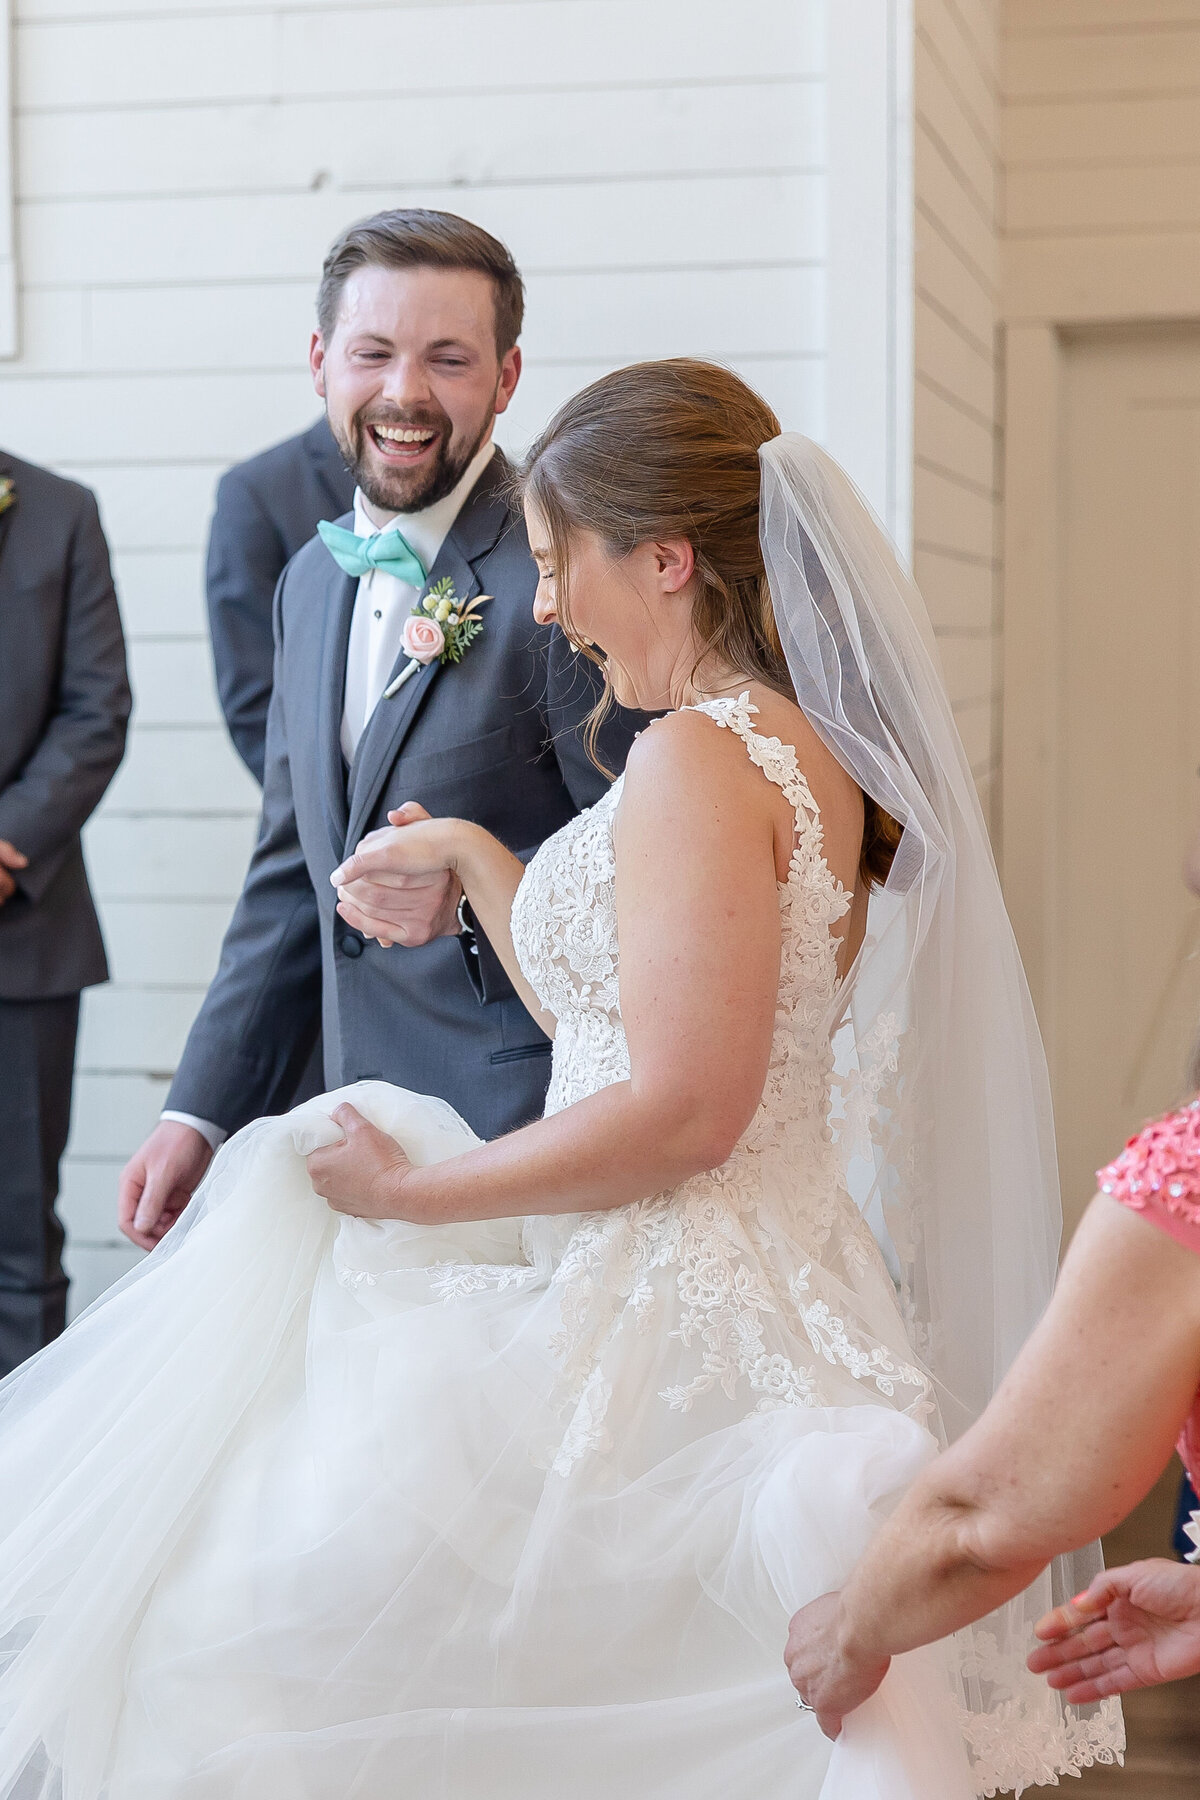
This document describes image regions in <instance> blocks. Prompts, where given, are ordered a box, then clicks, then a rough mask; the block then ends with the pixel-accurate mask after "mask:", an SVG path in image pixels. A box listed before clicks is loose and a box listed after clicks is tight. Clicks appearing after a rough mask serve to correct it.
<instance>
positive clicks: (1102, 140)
mask: <svg viewBox="0 0 1200 1800" xmlns="http://www.w3.org/2000/svg"><path fill="white" fill-rule="evenodd" d="M1002 67H1003V87H1004V150H1005V159H1006V163H1007V167H1008V181H1007V229H1008V241H1007V246H1006V258H1005V282H1004V288H1005V304H1004V310H1005V315H1006V317H1007V318H1009V319H1011V320H1013V321H1014V322H1015V321H1019V320H1029V321H1035V320H1040V319H1052V320H1056V321H1072V320H1074V321H1077V322H1080V323H1085V322H1087V321H1089V320H1091V319H1093V318H1096V317H1104V318H1108V319H1111V318H1113V317H1114V316H1117V317H1119V316H1121V315H1122V314H1123V315H1125V316H1127V317H1129V318H1172V317H1180V316H1186V315H1194V314H1195V313H1196V311H1197V291H1198V288H1197V270H1198V269H1200V5H1196V4H1194V3H1193V4H1190V5H1184V4H1182V3H1180V4H1172V3H1171V0H1009V4H1008V5H1007V7H1006V9H1005V38H1004V47H1003V63H1002Z"/></svg>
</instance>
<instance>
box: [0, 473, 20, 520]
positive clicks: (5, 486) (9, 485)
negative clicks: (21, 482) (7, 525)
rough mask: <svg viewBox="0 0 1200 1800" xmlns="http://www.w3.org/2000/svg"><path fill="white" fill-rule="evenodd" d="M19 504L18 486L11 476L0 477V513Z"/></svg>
mask: <svg viewBox="0 0 1200 1800" xmlns="http://www.w3.org/2000/svg"><path fill="white" fill-rule="evenodd" d="M16 504H17V484H16V482H15V481H14V480H13V478H12V476H11V475H0V513H6V512H7V511H8V509H9V507H10V506H15V505H16Z"/></svg>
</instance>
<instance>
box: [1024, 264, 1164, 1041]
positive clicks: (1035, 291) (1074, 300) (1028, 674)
mask: <svg viewBox="0 0 1200 1800" xmlns="http://www.w3.org/2000/svg"><path fill="white" fill-rule="evenodd" d="M1195 248H1196V241H1195V239H1194V238H1193V237H1191V236H1187V237H1183V238H1181V241H1179V243H1178V245H1177V246H1176V247H1174V248H1173V249H1172V253H1171V254H1170V255H1169V256H1168V255H1147V256H1145V257H1138V256H1137V255H1136V254H1134V253H1132V252H1131V250H1130V248H1129V246H1128V244H1126V243H1124V242H1117V243H1109V242H1105V241H1103V240H1096V239H1093V240H1090V241H1087V240H1085V241H1084V242H1082V243H1080V242H1079V241H1078V240H1071V241H1069V242H1064V243H1062V244H1058V243H1054V242H1050V243H1045V242H1040V243H1039V242H1035V243H1033V244H1028V245H1020V246H1014V247H1012V248H1011V249H1010V252H1009V260H1008V266H1007V267H1006V270H1005V303H1004V317H1005V326H1004V360H1005V379H1004V401H1005V411H1004V562H1003V570H1004V573H1003V583H1004V587H1003V592H1004V651H1003V664H1004V703H1003V724H1002V741H1001V811H1000V846H999V848H1000V859H1001V868H1002V872H1003V878H1004V892H1005V898H1006V900H1007V902H1008V910H1009V913H1010V915H1011V918H1012V922H1013V927H1014V929H1015V931H1016V934H1017V942H1018V943H1019V945H1020V948H1021V954H1022V957H1023V959H1024V962H1025V969H1026V972H1027V974H1028V977H1029V985H1030V988H1031V990H1032V993H1033V1000H1034V1005H1035V1006H1036V1008H1037V1012H1038V1019H1039V1021H1040V1024H1041V1027H1042V1033H1043V1036H1044V1037H1045V1040H1046V1049H1047V1053H1048V1055H1049V1058H1050V1065H1051V1067H1052V1068H1053V1067H1054V1064H1055V1050H1056V1047H1057V1044H1056V1025H1057V1021H1056V1020H1055V1017H1054V996H1053V990H1052V987H1051V984H1050V981H1049V971H1050V969H1051V968H1052V967H1053V965H1054V961H1055V953H1056V950H1057V945H1056V943H1055V941H1054V938H1055V930H1056V923H1055V921H1056V918H1057V908H1056V900H1057V894H1056V891H1055V883H1056V879H1057V869H1058V857H1057V841H1058V825H1059V809H1060V805H1061V798H1060V796H1061V788H1062V782H1061V775H1062V764H1061V737H1060V721H1059V719H1058V716H1057V699H1058V694H1059V692H1060V686H1059V680H1058V676H1059V668H1058V658H1059V655H1060V646H1061V643H1062V629H1061V623H1062V621H1061V603H1062V593H1063V582H1062V575H1063V550H1064V545H1063V535H1064V516H1063V495H1062V453H1063V441H1062V415H1063V397H1064V383H1065V375H1066V368H1065V346H1066V341H1067V338H1068V337H1069V335H1070V333H1071V332H1072V330H1083V329H1086V328H1088V327H1089V326H1097V325H1127V326H1137V325H1149V324H1164V323H1175V324H1200V311H1198V310H1197V305H1196V295H1195V274H1194V271H1195V266H1196V264H1195V260H1194V250H1195Z"/></svg>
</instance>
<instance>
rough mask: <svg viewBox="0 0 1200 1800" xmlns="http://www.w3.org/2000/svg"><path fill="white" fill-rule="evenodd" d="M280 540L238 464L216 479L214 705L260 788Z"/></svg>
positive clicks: (211, 618)
mask: <svg viewBox="0 0 1200 1800" xmlns="http://www.w3.org/2000/svg"><path fill="white" fill-rule="evenodd" d="M286 562H287V547H286V545H285V544H284V542H283V540H282V539H281V537H280V535H279V531H278V529H277V527H276V526H275V525H274V523H273V522H272V520H271V519H270V518H269V516H268V514H267V513H266V511H265V510H264V508H263V506H262V504H261V502H260V501H259V499H258V496H257V495H256V494H255V492H254V489H253V488H252V487H251V485H250V483H249V482H248V481H247V480H246V478H245V476H244V475H243V474H242V473H241V471H240V470H238V469H231V470H230V471H229V473H228V474H226V475H223V476H222V477H221V480H220V482H219V483H218V485H217V504H216V510H215V512H214V513H213V521H212V527H211V529H210V531H209V536H208V560H207V564H206V568H205V591H206V595H207V600H208V624H209V631H210V633H211V636H212V647H213V663H214V666H215V669H216V677H217V692H218V694H219V695H220V699H221V711H222V712H223V713H224V715H225V723H226V725H227V726H228V728H229V735H230V737H231V738H232V739H233V747H234V749H235V750H236V751H237V753H238V755H239V756H240V757H241V759H242V761H243V762H244V763H245V765H246V767H247V768H248V769H249V771H250V773H251V774H252V775H253V777H254V779H255V780H256V781H257V782H258V785H259V786H260V787H261V786H262V784H263V779H264V770H265V766H266V735H267V708H268V704H269V702H270V698H271V676H272V655H273V642H272V636H271V601H272V596H273V595H274V592H275V584H276V582H277V581H278V580H279V576H280V574H281V573H282V570H283V566H284V564H285V563H286Z"/></svg>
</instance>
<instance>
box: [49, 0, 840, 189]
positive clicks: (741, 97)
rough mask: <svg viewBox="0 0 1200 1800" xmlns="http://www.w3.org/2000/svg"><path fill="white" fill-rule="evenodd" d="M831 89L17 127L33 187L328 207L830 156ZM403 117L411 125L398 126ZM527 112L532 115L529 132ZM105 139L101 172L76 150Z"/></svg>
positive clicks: (90, 115) (230, 108)
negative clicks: (372, 196)
mask: <svg viewBox="0 0 1200 1800" xmlns="http://www.w3.org/2000/svg"><path fill="white" fill-rule="evenodd" d="M544 3H549V0H544ZM557 3H558V4H562V5H569V4H571V3H572V0H557ZM820 100H821V92H820V89H819V88H817V87H816V85H815V84H814V83H812V82H809V81H802V80H792V79H786V78H785V79H779V80H776V79H773V78H770V77H767V76H763V77H761V78H760V79H759V80H758V81H756V82H752V81H742V82H737V83H726V82H723V83H722V84H721V85H720V86H719V87H718V88H716V89H715V90H713V91H709V92H706V91H705V90H704V89H702V88H700V87H696V86H686V85H685V86H680V87H673V86H665V85H659V86H652V87H648V88H632V89H624V90H620V89H614V90H585V91H584V92H582V93H573V94H562V95H556V94H545V95H541V94H539V95H528V94H525V95H521V94H518V95H511V94H494V93H493V94H484V95H481V96H480V97H479V98H478V99H475V100H473V101H472V103H471V105H470V107H469V108H466V109H464V113H463V117H462V120H461V123H460V124H459V125H458V126H457V127H456V128H455V129H454V130H453V131H452V132H448V131H447V129H446V113H447V102H446V101H445V100H444V99H435V98H429V97H426V96H424V95H420V94H417V95H412V96H407V97H404V98H395V99H388V100H385V101H384V102H381V103H377V104H372V105H371V106H369V107H366V108H364V106H363V104H362V103H361V102H359V101H357V100H355V99H354V98H353V97H346V98H342V97H340V96H339V97H336V98H332V99H306V100H299V101H296V102H293V103H279V104H276V105H270V106H266V105H261V104H247V105H240V106H239V105H234V104H231V103H224V104H214V103H213V102H212V101H211V100H210V101H205V102H204V103H203V104H200V105H197V106H196V107H194V108H191V107H187V108H166V109H160V108H157V107H135V108H128V109H115V110H113V111H109V110H108V109H106V108H99V109H91V110H82V111H79V112H62V113H59V112H57V111H55V110H47V111H39V112H33V111H29V112H25V113H21V112H18V125H19V129H21V130H22V131H24V130H25V129H26V126H28V129H29V132H30V143H31V158H32V166H33V177H34V181H35V183H36V186H35V187H34V189H33V192H32V196H31V197H33V198H41V197H44V196H46V195H47V194H50V195H57V194H62V195H64V196H68V197H69V196H73V195H77V194H82V195H94V194H97V193H99V194H104V193H107V194H116V195H125V194H136V193H142V192H145V191H147V190H149V191H151V192H159V193H188V192H191V193H197V194H205V193H209V194H217V195H223V194H224V193H225V191H226V190H230V191H240V192H249V193H255V192H257V193H262V192H264V191H265V192H269V193H274V192H277V191H282V192H284V193H312V194H315V195H317V196H318V197H320V196H322V195H323V196H324V198H323V200H322V201H321V204H322V206H323V207H324V208H325V209H326V211H328V208H329V206H330V202H331V196H330V195H329V193H328V190H329V189H330V188H332V189H333V190H334V192H335V194H343V195H344V194H346V193H353V192H355V191H356V190H357V189H360V188H361V189H364V190H373V191H377V190H378V189H380V188H384V187H390V188H392V189H394V190H399V192H400V193H401V194H406V193H411V192H412V191H413V190H414V189H418V188H420V189H425V188H427V187H448V188H454V189H458V190H461V189H462V188H463V187H464V186H471V187H474V186H480V187H484V188H494V187H503V186H504V185H505V184H507V183H513V182H521V183H525V184H531V185H533V186H535V187H537V188H539V189H544V188H549V187H553V186H555V185H557V184H559V183H561V182H563V181H567V180H570V179H571V178H572V177H573V176H574V177H577V178H578V177H583V178H586V179H588V180H595V179H597V178H608V179H609V180H617V179H621V178H633V179H638V180H644V179H645V178H646V176H647V175H664V174H685V175H690V174H697V173H699V174H703V173H705V172H708V171H711V172H713V173H714V174H721V173H725V172H728V171H735V170H746V171H757V170H760V169H779V168H798V167H810V168H811V167H820V166H821V164H822V161H823V153H824V145H823V141H822V138H821V131H822V109H821V104H820ZM397 115H402V116H403V118H404V120H405V130H404V131H403V132H398V131H397V130H396V129H395V126H394V122H393V121H394V118H395V117H396V116H397ZM514 115H516V117H517V118H518V119H519V120H522V121H523V124H522V125H521V127H520V128H519V129H516V130H514V129H512V121H513V118H514ZM59 134H63V135H62V136H61V137H60V136H59ZM110 134H111V135H110ZM56 140H57V141H56ZM97 140H99V143H100V145H101V148H100V151H99V164H98V167H97V169H96V171H95V172H94V173H93V172H92V171H91V170H90V169H89V166H88V162H87V161H82V162H81V161H79V160H78V159H77V158H76V157H75V156H74V155H73V154H72V152H73V151H74V149H75V147H76V146H80V145H83V146H86V145H87V144H88V143H95V142H96V141H97ZM259 171H261V172H259ZM101 183H104V184H105V185H104V186H101ZM110 184H111V185H110ZM460 198H461V194H460ZM367 210H369V203H368V207H367ZM345 216H346V215H345V212H344V211H343V212H342V213H341V214H340V215H339V217H338V219H337V221H336V222H335V223H336V224H341V223H344V222H345ZM351 216H353V215H351Z"/></svg>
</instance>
